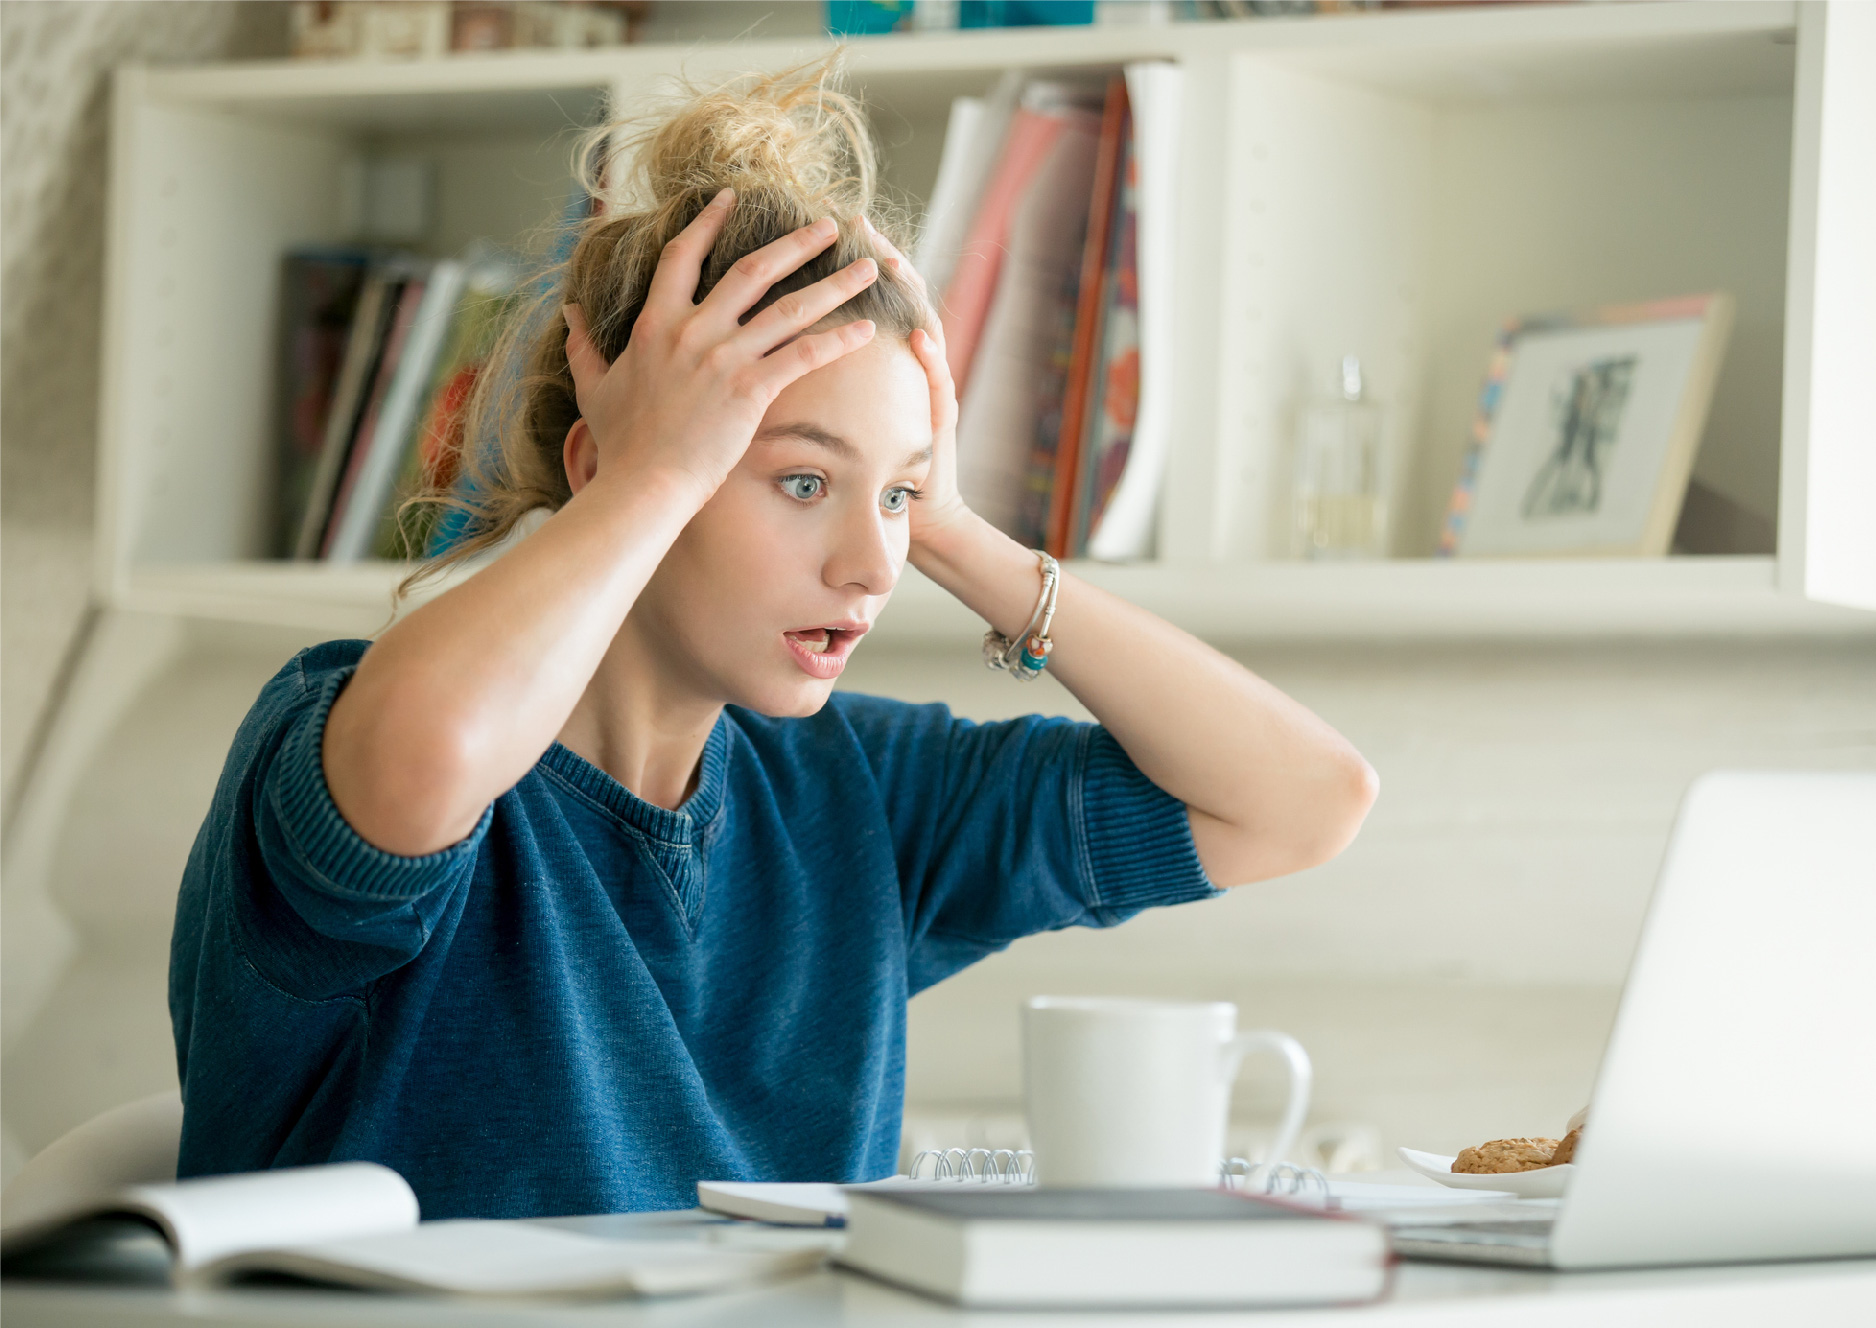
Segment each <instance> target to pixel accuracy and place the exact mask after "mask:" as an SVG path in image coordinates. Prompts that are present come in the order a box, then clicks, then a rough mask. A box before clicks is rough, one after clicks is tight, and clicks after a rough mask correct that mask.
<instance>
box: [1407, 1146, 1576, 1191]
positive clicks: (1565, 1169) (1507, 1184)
mask: <svg viewBox="0 0 1876 1328" xmlns="http://www.w3.org/2000/svg"><path fill="white" fill-rule="evenodd" d="M1395 1151H1396V1152H1398V1153H1399V1154H1400V1160H1401V1161H1403V1162H1405V1163H1406V1164H1407V1165H1408V1166H1410V1167H1412V1168H1413V1169H1414V1170H1415V1171H1417V1172H1419V1173H1420V1174H1421V1175H1422V1176H1426V1177H1429V1178H1430V1179H1433V1180H1436V1181H1438V1182H1439V1183H1440V1184H1442V1185H1450V1186H1452V1187H1453V1188H1454V1189H1456V1190H1505V1191H1508V1192H1510V1193H1512V1194H1515V1195H1517V1196H1518V1197H1519V1198H1520V1199H1558V1198H1561V1197H1562V1196H1563V1192H1564V1190H1566V1189H1568V1188H1569V1185H1570V1177H1572V1176H1574V1175H1575V1174H1576V1164H1575V1163H1574V1162H1565V1163H1564V1164H1563V1165H1562V1166H1560V1167H1539V1168H1538V1169H1537V1170H1535V1171H1495V1172H1492V1173H1491V1174H1489V1175H1483V1176H1481V1175H1475V1174H1473V1173H1472V1172H1468V1171H1454V1170H1453V1159H1452V1158H1450V1157H1441V1156H1440V1155H1439V1154H1438V1153H1422V1152H1419V1151H1417V1150H1415V1149H1412V1148H1398V1149H1396V1150H1395Z"/></svg>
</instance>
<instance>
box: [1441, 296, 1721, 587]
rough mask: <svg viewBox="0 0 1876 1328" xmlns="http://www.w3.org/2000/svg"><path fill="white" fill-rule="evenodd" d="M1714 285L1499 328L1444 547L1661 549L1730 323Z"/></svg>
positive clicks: (1448, 551) (1660, 552) (1532, 554)
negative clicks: (1699, 291)
mask: <svg viewBox="0 0 1876 1328" xmlns="http://www.w3.org/2000/svg"><path fill="white" fill-rule="evenodd" d="M1733 310H1734V303H1733V298H1732V297H1731V296H1730V295H1728V294H1726V293H1725V292H1723V291H1716V292H1711V293H1708V294H1704V295H1690V296H1684V297H1681V298H1678V299H1668V300H1655V301H1650V302H1647V303H1642V304H1628V305H1609V306H1605V307H1602V308H1598V309H1594V310H1589V311H1584V312H1576V313H1552V314H1543V315H1538V316H1535V317H1528V318H1520V319H1514V320H1512V321H1510V322H1508V323H1507V324H1506V325H1505V326H1504V328H1503V329H1502V330H1501V331H1500V332H1499V335H1498V342H1497V345H1496V346H1495V347H1494V349H1493V352H1492V358H1491V362H1490V364H1489V366H1488V368H1487V371H1486V376H1485V385H1484V387H1483V388H1482V389H1481V391H1480V393H1479V403H1478V408H1477V410H1476V412H1475V413H1474V416H1473V421H1472V430H1471V440H1470V445H1469V447H1468V448H1467V451H1466V457H1465V461H1464V462H1463V463H1462V465H1461V467H1460V473H1459V480H1458V483H1457V484H1456V485H1455V486H1454V489H1453V495H1452V499H1451V501H1450V502H1449V503H1448V505H1447V510H1446V520H1445V524H1444V526H1443V528H1442V530H1441V533H1440V542H1439V549H1438V552H1439V555H1440V556H1443V557H1453V556H1457V557H1466V558H1477V557H1488V558H1489V557H1499V558H1505V557H1510V558H1543V557H1593V556H1602V557H1640V558H1654V557H1663V556H1665V555H1666V554H1667V552H1668V547H1669V544H1670V543H1671V541H1672V540H1673V537H1674V527H1675V523H1676V522H1677V521H1678V519H1679V517H1680V510H1681V502H1682V500H1683V499H1684V498H1685V497H1686V493H1687V481H1688V477H1689V476H1690V474H1691V473H1692V471H1693V464H1694V454H1695V452H1696V451H1697V450H1698V448H1699V445H1700V435H1701V432H1702V430H1703V429H1704V428H1705V427H1706V421H1707V412H1708V409H1709V408H1710V406H1711V405H1712V401H1713V389H1714V385H1715V383H1716V382H1717V381H1718V378H1719V370H1720V364H1721V361H1722V360H1723V359H1724V358H1725V354H1726V343H1727V340H1728V338H1729V336H1730V335H1731V332H1732V326H1733Z"/></svg>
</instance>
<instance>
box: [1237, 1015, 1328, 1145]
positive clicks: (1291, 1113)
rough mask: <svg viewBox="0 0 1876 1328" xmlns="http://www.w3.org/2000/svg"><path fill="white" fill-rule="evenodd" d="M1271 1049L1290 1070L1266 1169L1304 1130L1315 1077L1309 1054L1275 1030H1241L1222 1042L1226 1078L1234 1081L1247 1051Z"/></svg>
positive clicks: (1298, 1043) (1287, 1035) (1286, 1035)
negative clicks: (1286, 1100) (1287, 1097)
mask: <svg viewBox="0 0 1876 1328" xmlns="http://www.w3.org/2000/svg"><path fill="white" fill-rule="evenodd" d="M1253 1051H1274V1052H1276V1053H1277V1054H1278V1055H1280V1056H1282V1057H1283V1059H1284V1062H1285V1063H1286V1064H1287V1065H1288V1066H1289V1069H1290V1102H1289V1105H1288V1106H1286V1107H1285V1108H1284V1109H1283V1123H1282V1124H1281V1125H1279V1126H1278V1127H1277V1137H1276V1138H1275V1139H1274V1140H1272V1141H1271V1145H1270V1155H1269V1156H1268V1157H1266V1158H1265V1159H1264V1164H1263V1165H1264V1167H1265V1169H1266V1170H1268V1169H1269V1168H1271V1167H1274V1166H1275V1165H1277V1163H1279V1162H1281V1161H1283V1159H1284V1158H1286V1157H1288V1156H1289V1153H1290V1150H1291V1149H1292V1148H1294V1147H1296V1137H1297V1136H1298V1135H1299V1134H1301V1133H1302V1132H1303V1117H1305V1116H1307V1115H1308V1114H1309V1089H1310V1084H1311V1082H1312V1081H1313V1080H1314V1077H1315V1071H1314V1070H1313V1069H1312V1067H1311V1066H1310V1063H1309V1053H1308V1052H1306V1051H1304V1050H1303V1044H1302V1043H1300V1042H1298V1041H1297V1040H1296V1039H1295V1038H1293V1037H1291V1036H1290V1035H1289V1034H1288V1033H1279V1032H1277V1031H1275V1030H1274V1029H1262V1030H1259V1031H1257V1032H1254V1033H1240V1034H1238V1035H1237V1036H1236V1037H1234V1038H1232V1039H1231V1041H1229V1042H1227V1043H1226V1044H1225V1080H1226V1082H1227V1083H1229V1082H1232V1081H1235V1080H1236V1079H1237V1077H1238V1072H1239V1071H1240V1070H1241V1069H1242V1068H1243V1066H1244V1057H1245V1054H1246V1053H1247V1052H1253Z"/></svg>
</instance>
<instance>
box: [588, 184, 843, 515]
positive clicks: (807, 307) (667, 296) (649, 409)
mask: <svg viewBox="0 0 1876 1328" xmlns="http://www.w3.org/2000/svg"><path fill="white" fill-rule="evenodd" d="M735 205H736V196H735V194H734V192H733V191H731V190H729V189H725V190H723V191H722V192H721V193H719V194H718V195H717V196H716V197H715V198H714V199H712V200H711V201H710V202H709V203H708V204H706V205H705V207H704V209H703V211H702V212H700V213H698V214H697V217H696V219H695V220H693V221H692V222H691V224H690V225H688V226H686V227H685V228H684V229H683V230H682V231H681V232H679V234H678V235H677V237H676V238H675V239H673V240H672V241H671V242H670V243H669V244H667V245H666V246H665V248H664V253H663V255H662V256H661V257H660V258H659V260H658V270H657V272H656V273H655V274H654V275H653V277H652V280H651V286H650V288H649V289H648V291H647V292H646V296H645V305H644V308H643V310H642V311H641V312H640V313H639V316H638V320H637V322H636V323H634V324H633V327H632V334H631V338H630V340H629V341H628V342H627V344H626V348H625V350H624V351H623V352H622V353H621V354H620V355H619V358H618V359H616V360H614V361H613V362H612V363H611V364H610V365H609V364H607V363H606V360H605V357H604V356H602V355H601V354H600V353H599V350H598V348H596V347H595V346H594V345H593V343H592V339H591V338H590V337H589V336H588V334H587V326H586V317H585V314H584V313H583V312H582V310H581V309H580V307H579V306H578V305H577V304H569V305H567V306H566V310H565V315H566V320H567V364H568V367H569V368H570V369H571V370H572V372H573V384H574V394H575V397H576V398H577V400H578V402H579V406H580V416H581V420H582V421H583V422H584V424H585V425H586V428H587V429H588V430H589V431H590V432H591V434H592V437H593V445H594V447H595V448H596V450H597V455H598V467H597V470H598V473H605V472H606V471H607V470H609V469H615V468H619V467H624V468H628V469H630V470H632V471H634V472H636V473H637V474H639V475H641V476H644V477H647V478H650V477H653V476H668V477H674V478H677V479H680V480H682V481H684V482H686V483H689V484H692V485H694V486H695V488H696V493H697V500H698V503H699V505H701V504H702V502H703V501H705V500H707V499H708V498H709V497H710V495H711V494H713V493H715V492H716V490H717V487H718V486H719V485H721V484H722V483H723V481H724V479H725V478H726V477H727V476H728V475H729V473H730V471H731V470H732V469H733V468H734V467H735V465H736V463H737V462H738V461H739V460H741V459H742V455H743V453H744V452H745V451H746V450H747V449H748V447H749V442H750V439H751V438H753V437H754V436H755V432H756V429H757V428H758V427H759V426H760V425H761V423H762V417H763V415H764V413H766V412H767V410H768V408H769V405H770V403H772V402H773V401H774V400H775V398H776V396H777V395H778V394H780V392H781V391H782V389H783V388H785V387H787V386H788V385H789V384H790V383H792V382H794V381H795V380H796V379H797V378H800V377H802V376H803V375H805V374H807V373H810V372H812V371H813V370H815V369H818V368H820V367H821V366H822V365H824V364H828V363H831V362H832V361H834V360H837V359H839V358H840V357H841V356H842V355H845V354H847V353H848V352H849V351H852V350H857V349H859V348H860V347H861V346H864V345H865V344H866V343H867V342H868V341H870V340H872V337H873V324H872V323H871V322H868V321H865V320H861V321H857V322H852V323H847V324H845V325H843V326H841V327H837V328H831V329H829V330H827V331H825V332H817V333H813V334H810V335H803V333H804V332H805V331H806V329H807V328H810V327H812V326H813V325H814V324H815V323H817V322H819V321H820V320H821V319H822V318H825V317H826V316H827V315H828V314H830V313H832V312H833V311H834V310H835V309H837V308H839V307H840V306H841V305H842V304H844V303H846V302H847V301H848V300H849V299H851V298H852V297H853V296H854V295H855V294H857V293H858V292H860V291H861V290H864V289H865V288H866V287H867V286H868V285H870V284H871V283H872V282H873V280H874V279H875V278H876V277H877V276H878V274H879V270H878V268H877V266H876V265H875V264H874V262H873V260H871V259H868V258H863V259H861V260H860V261H858V262H856V263H851V264H849V265H848V266H847V267H845V268H843V269H841V270H840V271H839V272H836V273H834V274H833V275H832V276H830V277H825V278H823V279H822V280H820V281H817V282H815V283H814V284H813V285H812V286H807V287H804V288H802V289H801V290H798V291H794V292H791V293H790V294H788V295H785V296H783V297H782V298H781V299H779V300H777V301H776V302H775V303H774V304H772V305H770V306H769V307H768V308H767V309H764V310H763V311H762V312H761V313H760V314H758V315H757V316H756V317H754V318H752V319H750V320H749V322H747V323H743V322H741V321H740V319H741V317H742V315H743V314H745V313H747V312H748V311H749V309H750V308H751V307H752V306H753V305H755V303H756V302H757V301H758V300H760V299H761V298H762V296H763V295H764V294H766V293H767V291H768V289H769V287H770V286H771V285H773V284H774V283H775V282H777V281H779V280H781V279H782V278H783V277H785V276H787V275H788V274H789V273H791V272H793V271H795V270H796V269H797V268H799V267H800V266H801V265H802V264H803V263H806V262H807V261H808V260H809V259H811V258H813V257H814V256H815V255H816V254H818V253H820V252H821V251H822V250H824V249H826V248H827V246H828V245H830V244H832V243H833V242H834V238H835V236H836V235H837V234H838V230H837V228H836V226H835V223H834V220H833V219H832V218H831V217H824V218H822V219H821V220H820V221H817V222H815V223H814V224H813V225H812V226H804V227H803V228H802V229H800V230H798V231H795V232H794V233H793V234H790V235H785V236H783V237H782V238H781V239H779V240H776V241H775V242H774V243H772V244H769V245H765V246H764V247H763V248H761V249H758V250H756V251H755V252H754V253H752V254H748V255H746V256H745V257H743V258H741V259H739V260H737V262H736V263H735V265H734V266H732V267H731V268H730V270H729V271H728V272H726V273H724V275H723V278H722V280H720V281H719V282H718V283H717V285H716V287H715V289H713V290H712V291H711V292H710V293H709V294H708V295H706V296H705V297H704V298H703V299H702V300H701V301H693V300H692V298H691V297H692V295H693V293H694V292H695V291H696V289H697V283H698V281H699V280H700V279H701V277H702V273H703V263H704V259H705V258H706V257H707V256H708V255H709V253H710V248H711V246H712V245H713V244H715V243H716V238H717V235H718V233H719V232H721V231H722V229H723V223H724V221H725V220H727V219H728V217H729V212H730V209H731V208H733V207H734V206H735ZM576 429H577V426H576ZM572 443H573V436H572V435H569V439H568V447H569V451H568V456H569V459H571V457H572V451H571V447H572ZM577 484H578V481H576V485H577Z"/></svg>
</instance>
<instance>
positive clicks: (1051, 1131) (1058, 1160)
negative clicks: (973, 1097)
mask: <svg viewBox="0 0 1876 1328" xmlns="http://www.w3.org/2000/svg"><path fill="white" fill-rule="evenodd" d="M1237 1022H1238V1007H1237V1006H1235V1005H1232V1004H1231V1003H1230V1002H1228V1001H1214V1002H1202V1003H1201V1002H1182V1001H1140V1000H1122V999H1115V998H1106V997H1062V996H1038V997H1036V998H1034V999H1033V1000H1031V1001H1029V1002H1028V1004H1027V1005H1025V1006H1024V1007H1023V1094H1024V1104H1025V1109H1026V1112H1027V1114H1028V1117H1029V1142H1030V1147H1031V1149H1033V1150H1034V1152H1035V1155H1036V1179H1037V1181H1038V1183H1040V1184H1042V1185H1052V1186H1054V1185H1059V1186H1158V1185H1163V1186H1192V1185H1199V1186H1210V1185H1217V1184H1218V1183H1219V1168H1220V1166H1221V1165H1222V1163H1223V1161H1224V1151H1225V1122H1226V1119H1227V1117H1228V1116H1229V1114H1230V1108H1231V1087H1232V1084H1233V1083H1234V1082H1235V1081H1236V1079H1237V1077H1238V1068H1239V1066H1240V1065H1241V1064H1242V1063H1243V1060H1244V1056H1245V1053H1246V1052H1250V1051H1275V1052H1278V1053H1279V1054H1281V1055H1282V1056H1283V1057H1284V1059H1285V1061H1286V1062H1287V1064H1288V1066H1289V1071H1290V1100H1289V1105H1288V1106H1287V1107H1286V1108H1285V1109H1284V1113H1283V1124H1282V1126H1281V1127H1280V1128H1279V1129H1278V1131H1277V1137H1276V1140H1275V1141H1274V1143H1273V1144H1272V1145H1271V1150H1270V1157H1269V1162H1270V1163H1272V1164H1274V1163H1276V1162H1280V1161H1282V1160H1283V1158H1284V1156H1285V1154H1287V1153H1288V1152H1289V1151H1290V1149H1291V1148H1292V1147H1293V1146H1294V1145H1295V1143H1296V1136H1297V1133H1298V1132H1299V1131H1300V1130H1301V1129H1302V1126H1303V1117H1304V1116H1305V1115H1306V1114H1307V1113H1308V1111H1309V1085H1310V1065H1309V1056H1308V1054H1307V1053H1306V1052H1305V1051H1304V1050H1303V1048H1302V1046H1301V1044H1299V1043H1298V1042H1297V1041H1296V1039H1295V1038H1292V1037H1290V1036H1288V1035H1287V1034H1284V1033H1273V1032H1257V1033H1242V1034H1240V1033H1237V1031H1236V1030H1237Z"/></svg>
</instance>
